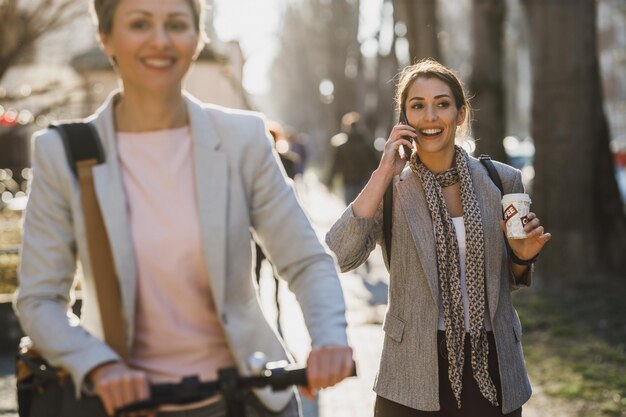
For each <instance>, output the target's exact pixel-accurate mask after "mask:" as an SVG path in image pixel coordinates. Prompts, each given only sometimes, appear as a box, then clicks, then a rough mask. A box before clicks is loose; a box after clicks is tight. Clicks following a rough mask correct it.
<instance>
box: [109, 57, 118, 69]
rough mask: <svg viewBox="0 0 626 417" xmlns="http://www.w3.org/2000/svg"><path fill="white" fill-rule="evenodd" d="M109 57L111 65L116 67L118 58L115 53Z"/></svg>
mask: <svg viewBox="0 0 626 417" xmlns="http://www.w3.org/2000/svg"><path fill="white" fill-rule="evenodd" d="M108 58H109V62H110V63H111V65H112V66H114V67H117V58H115V55H111V56H109V57H108Z"/></svg>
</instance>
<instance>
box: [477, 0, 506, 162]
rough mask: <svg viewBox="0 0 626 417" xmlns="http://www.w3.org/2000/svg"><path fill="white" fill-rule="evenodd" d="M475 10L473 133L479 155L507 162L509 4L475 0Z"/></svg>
mask: <svg viewBox="0 0 626 417" xmlns="http://www.w3.org/2000/svg"><path fill="white" fill-rule="evenodd" d="M473 6H474V8H473V23H474V55H473V61H472V77H471V80H470V94H472V95H473V99H472V105H473V107H474V110H475V113H474V121H473V124H472V133H473V137H474V138H475V139H476V154H477V155H480V154H482V153H485V154H488V155H490V156H491V157H492V158H493V159H495V160H498V161H503V162H506V160H507V159H506V153H505V152H504V147H503V146H502V139H504V135H505V124H506V109H505V99H504V80H503V58H504V54H503V53H502V48H503V45H502V40H503V39H504V34H503V24H504V16H505V12H506V2H505V1H502V0H474V2H473Z"/></svg>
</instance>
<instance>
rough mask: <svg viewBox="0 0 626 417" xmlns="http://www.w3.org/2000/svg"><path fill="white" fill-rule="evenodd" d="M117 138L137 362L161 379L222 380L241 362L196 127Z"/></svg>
mask: <svg viewBox="0 0 626 417" xmlns="http://www.w3.org/2000/svg"><path fill="white" fill-rule="evenodd" d="M117 137H118V148H119V160H120V165H121V168H122V177H123V183H124V186H125V189H126V194H127V199H128V211H129V213H130V226H131V232H132V236H133V245H134V249H135V258H136V262H137V298H136V307H135V336H134V340H133V344H132V349H131V352H130V359H129V363H130V364H131V365H132V366H133V367H136V368H139V369H142V370H144V371H146V372H147V373H148V375H149V377H150V380H151V381H153V382H177V381H179V380H180V378H181V377H182V376H186V375H198V376H199V377H200V379H203V380H209V379H215V378H216V377H217V369H218V368H221V367H225V366H233V365H234V363H235V361H234V359H233V357H232V354H231V352H230V349H229V347H228V345H227V342H226V337H225V334H224V329H223V328H222V325H221V323H220V321H219V318H218V316H217V312H216V310H215V305H214V303H213V297H212V294H211V285H210V280H209V276H208V272H207V268H206V264H205V260H204V257H203V256H202V249H203V248H202V242H201V239H200V225H199V220H198V209H197V204H196V193H195V180H194V171H193V160H192V141H191V135H190V131H189V128H188V127H183V128H178V129H171V130H159V131H153V132H144V133H124V132H118V136H117Z"/></svg>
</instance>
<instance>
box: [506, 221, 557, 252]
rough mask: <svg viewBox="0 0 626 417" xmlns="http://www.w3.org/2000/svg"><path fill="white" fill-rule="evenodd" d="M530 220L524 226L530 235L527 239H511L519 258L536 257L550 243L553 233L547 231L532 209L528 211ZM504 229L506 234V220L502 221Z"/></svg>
mask: <svg viewBox="0 0 626 417" xmlns="http://www.w3.org/2000/svg"><path fill="white" fill-rule="evenodd" d="M527 218H528V219H529V222H528V223H526V225H525V226H524V231H525V232H526V234H527V235H528V236H527V237H526V238H525V239H509V238H507V240H508V241H509V246H511V250H512V251H513V253H514V254H515V256H517V257H518V258H519V259H522V260H529V259H532V258H534V257H535V256H537V255H538V254H539V252H541V250H542V249H543V245H545V244H546V243H548V241H549V240H550V238H551V237H552V235H551V234H550V233H546V231H545V230H544V228H543V226H542V225H541V222H540V221H539V218H538V217H537V215H536V214H535V213H533V212H532V211H531V212H530V213H528V216H527ZM500 224H501V226H502V230H504V233H505V234H506V223H505V221H504V220H502V221H501V222H500Z"/></svg>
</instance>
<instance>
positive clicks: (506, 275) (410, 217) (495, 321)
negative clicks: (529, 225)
mask: <svg viewBox="0 0 626 417" xmlns="http://www.w3.org/2000/svg"><path fill="white" fill-rule="evenodd" d="M494 163H495V165H496V168H497V170H498V172H499V174H500V176H501V178H502V182H503V186H504V190H505V192H506V193H516V192H523V189H524V187H523V185H522V180H521V173H520V172H519V171H518V170H516V169H514V168H511V167H509V166H507V165H504V164H500V163H497V162H494ZM469 167H470V171H471V175H472V181H473V183H474V188H475V190H476V194H477V197H478V202H479V206H480V210H481V215H482V221H483V228H484V233H485V253H486V262H485V268H486V286H487V304H488V309H489V317H490V319H491V325H492V328H493V332H494V335H495V339H496V345H497V354H498V363H499V364H500V376H501V379H502V395H503V404H502V411H503V413H505V414H506V413H509V412H511V411H513V410H515V409H517V408H519V407H520V406H521V405H522V404H524V403H525V402H526V401H527V400H528V398H529V397H530V394H531V388H530V383H529V380H528V376H527V374H526V368H525V364H524V358H523V356H522V345H521V338H522V328H521V325H520V321H519V318H518V316H517V312H516V311H515V309H514V308H513V305H512V304H511V295H510V292H511V291H512V290H513V289H516V288H517V287H519V286H521V285H522V286H528V285H530V283H531V279H532V271H530V272H529V273H528V274H526V275H525V276H524V279H523V280H522V282H514V279H513V275H512V274H511V271H510V268H509V261H508V256H507V253H506V250H505V245H504V236H503V233H502V229H501V228H500V219H501V218H502V209H501V206H500V191H499V190H498V188H497V187H496V186H495V185H494V183H493V182H492V181H491V179H490V178H489V175H488V173H487V171H486V170H485V168H484V167H483V166H482V165H481V163H480V161H478V160H477V159H475V158H471V160H470V163H469ZM393 187H394V193H393V230H392V232H393V237H392V250H393V257H392V262H391V265H390V285H389V301H388V306H387V312H386V316H385V321H384V324H383V329H384V331H385V340H384V345H383V353H382V358H381V362H380V369H379V372H378V376H377V379H376V382H375V386H374V390H375V391H376V393H377V394H378V395H380V396H381V397H384V398H387V399H389V400H392V401H395V402H398V403H400V404H404V405H406V406H408V407H412V408H415V409H419V410H424V411H436V410H439V385H438V365H437V325H438V314H439V311H438V304H437V300H438V298H439V281H438V274H437V261H436V254H435V236H434V228H433V224H432V221H431V218H430V213H429V211H428V206H427V203H426V196H425V193H424V189H423V187H422V185H421V182H420V181H419V179H418V178H417V176H416V175H415V174H414V173H413V172H412V171H411V170H410V168H408V167H407V168H405V170H404V171H403V172H402V173H401V174H400V175H399V176H396V177H395V178H394V185H393ZM326 242H327V243H328V245H329V247H330V248H331V250H333V251H334V252H335V254H336V256H337V259H338V262H339V266H340V267H341V270H342V271H348V270H351V269H354V268H356V267H357V266H359V265H361V264H362V263H363V262H364V261H365V260H366V259H367V257H368V255H369V253H370V252H371V251H372V250H373V249H374V247H375V245H376V243H377V242H378V243H379V244H380V245H381V247H382V248H383V254H384V257H385V259H387V254H386V253H384V252H385V245H384V243H383V242H384V241H383V236H382V203H381V205H380V207H379V210H378V212H377V214H376V216H375V218H373V219H365V218H356V217H354V214H353V212H352V206H349V207H348V208H347V209H346V211H345V212H344V213H343V215H342V216H341V218H339V220H338V221H337V222H336V223H335V224H334V225H333V226H332V228H331V230H330V231H329V232H328V234H327V236H326Z"/></svg>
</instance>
